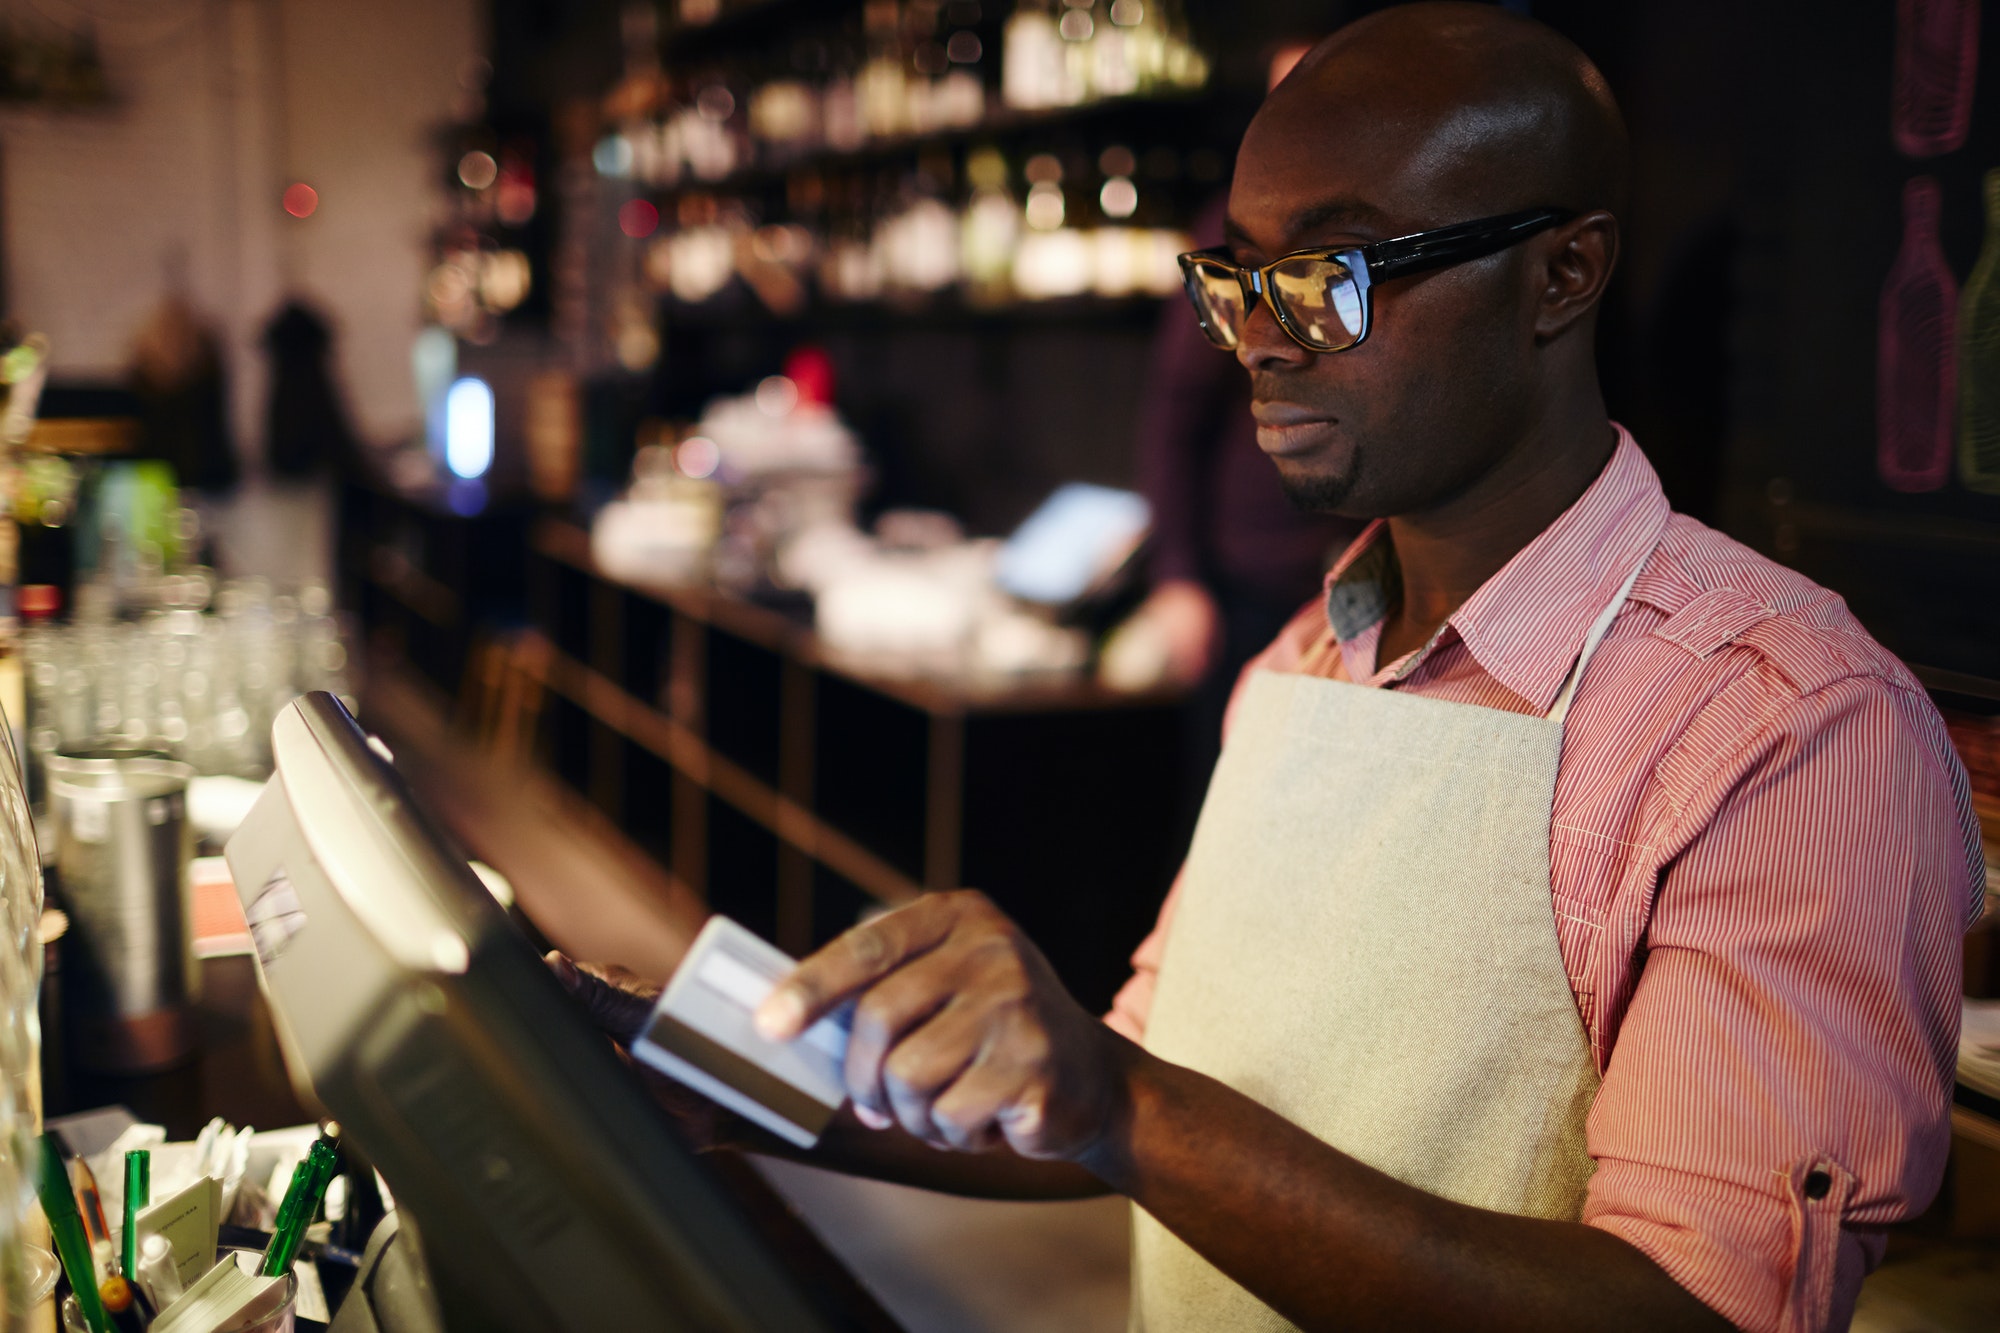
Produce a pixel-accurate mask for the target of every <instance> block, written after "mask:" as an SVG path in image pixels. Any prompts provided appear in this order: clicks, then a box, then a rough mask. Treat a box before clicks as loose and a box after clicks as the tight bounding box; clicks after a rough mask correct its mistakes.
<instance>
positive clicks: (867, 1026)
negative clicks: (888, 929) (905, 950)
mask: <svg viewBox="0 0 2000 1333" xmlns="http://www.w3.org/2000/svg"><path fill="white" fill-rule="evenodd" d="M950 953H951V951H950V950H949V949H933V950H931V951H930V952H929V953H926V954H920V955H918V956H917V957H915V958H913V959H911V960H910V961H909V962H908V963H907V964H905V965H904V966H903V967H901V968H898V969H897V970H896V971H895V972H894V973H892V974H891V975H889V976H887V977H884V978H883V979H882V980H881V981H880V982H878V983H877V984H875V985H874V986H871V987H869V988H868V991H867V992H866V993H865V994H864V995H862V997H861V999H860V1001H859V1002H858V1003H857V1004H856V1005H855V1006H854V1021H853V1024H852V1025H851V1026H850V1027H849V1029H848V1033H847V1062H846V1065H845V1067H844V1068H843V1070H842V1073H841V1080H842V1082H843V1083H845V1084H846V1085H847V1093H848V1096H850V1097H852V1098H853V1099H854V1103H855V1105H857V1106H861V1107H865V1108H867V1109H868V1110H869V1111H871V1112H874V1113H876V1114H881V1113H883V1112H886V1111H888V1110H889V1109H890V1108H889V1099H888V1096H887V1094H886V1093H885V1092H884V1091H883V1087H882V1067H883V1064H884V1062H885V1061H886V1060H888V1058H889V1053H890V1051H891V1050H892V1049H893V1048H894V1047H895V1046H896V1044H897V1043H898V1042H900V1041H902V1040H903V1039H904V1038H905V1037H906V1036H907V1035H908V1034H909V1033H911V1032H914V1031H915V1030H916V1028H917V1027H918V1025H919V1024H921V1023H923V1022H924V1021H925V1020H927V1019H929V1018H930V1017H931V1015H933V1014H935V1013H936V1012H937V1011H938V1009H939V1008H941V1007H942V1006H943V1005H944V1004H946V1003H947V1002H948V1001H949V1000H950V999H951V996H952V992H953V991H954V990H956V989H957V987H956V986H955V985H954V984H953V981H954V973H955V971H956V969H955V968H954V966H953V964H952V961H951V959H950V957H949V955H950Z"/></svg>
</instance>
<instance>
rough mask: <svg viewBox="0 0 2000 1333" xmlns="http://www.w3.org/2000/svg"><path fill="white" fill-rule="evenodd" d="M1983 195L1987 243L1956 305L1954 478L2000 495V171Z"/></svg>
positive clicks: (1995, 171) (1992, 176)
mask: <svg viewBox="0 0 2000 1333" xmlns="http://www.w3.org/2000/svg"><path fill="white" fill-rule="evenodd" d="M1985 194H1986V240H1985V243H1984V244H1983V245H1981V246H1980V249H1979V261H1978V262H1977V263H1976V264H1974V265H1973V267H1972V276H1971V277H1969V278H1967V279H1966V281H1965V295H1964V297H1963V298H1962V299H1961V301H1960V303H1959V307H1958V475H1959V479H1960V480H1961V481H1963V482H1964V483H1965V485H1966V487H1967V488H1968V489H1970V490H1975V491H1984V492H1986V493H1988V494H2000V167H1995V168H1993V169H1992V170H1991V171H1988V172H1987V173H1986V191H1985Z"/></svg>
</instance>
